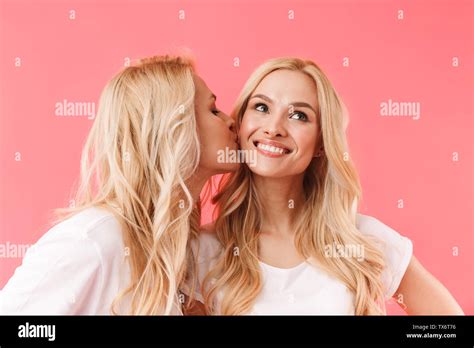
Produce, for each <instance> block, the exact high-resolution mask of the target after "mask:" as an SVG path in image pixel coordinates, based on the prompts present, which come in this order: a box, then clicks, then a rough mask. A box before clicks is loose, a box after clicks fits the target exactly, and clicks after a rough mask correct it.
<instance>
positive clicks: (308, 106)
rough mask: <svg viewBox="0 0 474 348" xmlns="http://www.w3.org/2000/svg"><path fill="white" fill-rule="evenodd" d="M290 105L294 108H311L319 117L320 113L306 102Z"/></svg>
mask: <svg viewBox="0 0 474 348" xmlns="http://www.w3.org/2000/svg"><path fill="white" fill-rule="evenodd" d="M289 105H293V106H298V107H300V108H309V109H311V110H313V112H314V113H315V114H316V115H317V114H318V113H317V112H316V110H314V108H313V107H312V106H311V105H309V104H308V103H305V102H294V103H290V104H289Z"/></svg>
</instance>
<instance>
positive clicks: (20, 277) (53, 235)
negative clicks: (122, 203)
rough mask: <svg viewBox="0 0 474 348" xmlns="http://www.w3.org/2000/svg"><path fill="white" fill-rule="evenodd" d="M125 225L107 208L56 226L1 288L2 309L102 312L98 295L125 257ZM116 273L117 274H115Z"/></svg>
mask: <svg viewBox="0 0 474 348" xmlns="http://www.w3.org/2000/svg"><path fill="white" fill-rule="evenodd" d="M121 245H122V239H121V233H120V226H119V224H118V222H117V220H116V219H115V218H114V217H113V214H111V213H109V212H107V211H104V210H102V209H97V208H90V209H86V210H83V211H81V212H79V213H77V214H75V215H73V216H71V217H69V218H67V219H65V220H63V221H62V222H60V223H58V224H57V225H55V226H54V227H53V228H51V229H50V230H49V231H48V232H46V233H45V234H44V235H43V236H42V237H41V238H40V239H39V240H38V241H37V243H35V244H34V245H33V246H32V247H30V248H29V249H28V251H27V252H26V254H25V256H24V258H23V261H22V264H21V266H19V267H18V268H17V269H16V270H15V273H14V275H13V276H12V278H10V280H9V281H8V283H7V284H6V285H5V287H4V288H3V289H2V291H1V293H0V295H1V297H2V298H1V299H0V300H2V299H3V300H4V301H3V302H4V306H3V307H1V308H0V312H1V313H25V314H73V313H80V314H84V313H97V311H98V308H99V305H100V303H96V301H98V300H97V299H98V298H99V297H100V296H102V295H100V294H101V293H102V291H104V289H105V288H106V287H108V286H112V285H111V284H110V277H109V276H108V275H109V274H112V273H113V274H115V272H116V271H118V268H117V267H121V264H122V263H121V261H120V260H122V259H123V258H122V257H121V255H123V251H122V250H123V249H120V248H122V246H121ZM111 272H112V273H111Z"/></svg>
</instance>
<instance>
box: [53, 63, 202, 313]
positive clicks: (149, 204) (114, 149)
mask: <svg viewBox="0 0 474 348" xmlns="http://www.w3.org/2000/svg"><path fill="white" fill-rule="evenodd" d="M193 73H194V68H193V64H192V62H191V61H189V60H187V59H185V58H182V57H170V56H156V57H151V58H145V59H141V60H139V61H138V62H137V63H136V64H133V65H132V66H129V67H126V68H124V69H123V70H122V71H120V72H119V73H118V74H117V75H116V76H115V77H114V78H113V79H112V80H111V81H110V82H108V83H107V85H106V86H105V88H104V90H103V92H102V95H101V97H100V101H99V108H98V114H97V117H96V119H95V121H94V124H93V126H92V129H91V131H90V133H89V136H88V138H87V141H86V143H85V146H84V149H83V153H82V159H81V179H80V184H79V188H78V190H77V194H76V196H75V207H72V208H68V209H61V210H59V211H58V213H59V214H60V215H59V216H62V217H63V218H64V217H67V216H70V215H72V214H74V213H76V212H78V211H80V210H83V209H86V208H89V207H104V208H106V209H108V210H110V211H112V212H113V214H114V215H115V216H116V217H117V218H118V221H119V222H120V223H121V225H122V229H123V234H124V243H126V244H125V245H126V246H127V247H126V249H127V250H124V255H126V254H127V252H128V253H129V259H128V261H129V264H130V271H131V284H130V286H129V287H128V288H127V289H125V290H124V291H123V292H122V293H120V294H119V295H118V296H117V297H116V298H115V300H114V301H113V304H112V308H111V312H112V313H113V314H117V308H118V307H117V306H118V305H119V302H120V301H121V300H123V299H124V297H125V296H126V295H131V298H130V304H131V308H130V309H129V312H130V314H170V313H172V311H173V308H174V306H175V305H179V304H178V302H179V301H178V300H179V299H178V295H177V293H178V288H179V285H180V283H181V282H182V281H183V278H184V276H185V272H186V255H187V249H188V248H189V245H188V242H189V238H188V237H189V234H190V230H191V232H193V231H194V232H196V230H197V228H198V225H199V214H198V211H197V210H199V205H198V206H197V207H196V206H194V208H193V203H194V202H193V198H192V196H191V194H190V191H189V190H188V188H187V187H186V185H185V181H186V180H187V179H189V178H190V177H191V175H192V174H193V173H194V172H195V171H196V169H197V167H198V164H199V154H200V151H199V148H200V143H199V139H198V134H197V130H196V119H195V111H194V110H195V109H194V96H195V85H194V81H193ZM190 224H192V225H193V226H192V227H191V226H190Z"/></svg>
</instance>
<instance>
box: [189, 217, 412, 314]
mask: <svg viewBox="0 0 474 348" xmlns="http://www.w3.org/2000/svg"><path fill="white" fill-rule="evenodd" d="M357 227H358V229H359V230H360V231H361V232H362V233H363V234H366V235H372V236H374V237H375V238H376V239H377V244H378V246H379V247H380V248H381V251H382V252H383V255H384V257H385V262H386V267H385V270H384V271H383V273H382V283H383V285H384V288H385V292H384V297H385V299H386V300H387V299H389V298H391V297H392V296H393V295H394V293H395V292H396V290H397V289H398V287H399V285H400V282H401V280H402V278H403V275H404V274H405V271H406V269H407V267H408V264H409V262H410V259H411V256H412V252H413V245H412V242H411V241H410V240H409V239H408V238H406V237H403V236H401V235H400V234H398V233H397V232H396V231H394V230H393V229H391V228H390V227H388V226H386V225H384V224H383V223H382V222H380V221H379V220H377V219H375V218H373V217H371V216H366V215H362V214H358V215H357ZM197 243H199V253H198V277H197V280H198V282H199V284H201V283H202V281H203V280H204V277H205V276H206V274H207V272H208V271H209V270H210V268H211V267H213V266H214V264H215V262H216V260H217V259H218V257H219V255H220V253H221V251H222V247H221V245H220V243H219V242H218V240H217V239H216V237H215V235H214V234H213V233H209V232H203V233H201V234H200V236H199V239H198V241H197V242H195V243H194V246H193V247H194V250H196V248H197ZM361 251H362V249H360V248H359V250H357V249H356V248H347V249H342V248H338V247H337V246H335V247H334V248H330V249H328V250H327V251H326V252H327V253H332V254H331V255H332V256H335V255H349V254H351V256H352V257H357V258H359V257H362V256H363V252H362V253H361ZM328 255H329V254H328ZM259 263H260V269H261V275H262V281H263V288H262V291H261V292H260V294H259V295H258V296H257V298H256V301H255V304H254V306H253V308H252V310H251V311H250V313H249V314H254V315H276V314H280V315H309V314H325V315H354V314H355V308H354V299H355V296H354V294H353V293H352V292H351V291H350V290H349V289H348V288H347V287H346V285H345V284H344V283H343V282H342V281H340V280H339V279H337V278H335V277H334V276H332V275H329V274H328V273H327V272H325V271H324V270H323V269H322V268H319V267H318V266H317V262H314V261H311V263H309V262H308V261H305V262H303V263H301V264H299V265H298V266H296V267H292V268H277V267H273V266H270V265H268V264H265V263H263V262H259ZM187 291H189V290H187V288H186V287H185V288H184V289H183V292H185V293H186V292H187ZM220 295H222V294H220ZM220 295H219V294H218V296H217V299H218V300H217V301H219V299H221V298H222V296H220ZM195 298H196V299H197V300H198V301H201V302H203V301H204V300H203V296H202V294H201V292H200V286H196V287H195ZM217 308H219V304H218V303H217Z"/></svg>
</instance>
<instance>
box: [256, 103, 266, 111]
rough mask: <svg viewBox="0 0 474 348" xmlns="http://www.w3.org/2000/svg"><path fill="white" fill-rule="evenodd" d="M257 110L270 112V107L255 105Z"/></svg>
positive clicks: (260, 104)
mask: <svg viewBox="0 0 474 348" xmlns="http://www.w3.org/2000/svg"><path fill="white" fill-rule="evenodd" d="M255 110H257V111H260V112H268V106H266V105H265V104H262V103H258V104H255Z"/></svg>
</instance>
